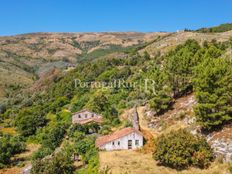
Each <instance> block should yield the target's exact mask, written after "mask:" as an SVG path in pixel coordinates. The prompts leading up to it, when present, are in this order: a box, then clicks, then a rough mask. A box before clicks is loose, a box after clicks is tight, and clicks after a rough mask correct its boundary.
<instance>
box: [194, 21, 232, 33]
mask: <svg viewBox="0 0 232 174" xmlns="http://www.w3.org/2000/svg"><path fill="white" fill-rule="evenodd" d="M229 30H232V24H231V23H226V24H221V25H219V26H216V27H211V28H200V29H198V30H196V31H197V32H200V33H220V32H226V31H229Z"/></svg>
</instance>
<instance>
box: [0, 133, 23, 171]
mask: <svg viewBox="0 0 232 174" xmlns="http://www.w3.org/2000/svg"><path fill="white" fill-rule="evenodd" d="M0 140H1V141H0V168H3V167H4V166H5V165H8V164H10V162H11V161H10V158H11V157H12V156H13V155H15V154H17V153H21V152H22V151H24V150H25V149H26V145H25V143H24V142H23V140H22V139H21V138H20V137H12V136H9V135H2V136H0Z"/></svg>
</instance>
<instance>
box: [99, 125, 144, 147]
mask: <svg viewBox="0 0 232 174" xmlns="http://www.w3.org/2000/svg"><path fill="white" fill-rule="evenodd" d="M133 132H136V133H137V134H139V135H142V133H141V132H139V131H138V130H136V129H134V128H132V127H127V128H124V129H121V130H119V131H116V132H114V133H113V134H110V135H106V136H102V137H99V138H97V140H96V143H95V144H96V147H100V146H102V145H104V144H106V143H109V142H111V141H114V140H117V139H119V138H121V137H124V136H126V135H128V134H131V133H133ZM142 136H143V135H142Z"/></svg>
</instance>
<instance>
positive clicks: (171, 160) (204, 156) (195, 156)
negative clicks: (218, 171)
mask: <svg viewBox="0 0 232 174" xmlns="http://www.w3.org/2000/svg"><path fill="white" fill-rule="evenodd" d="M213 158H214V156H213V152H212V149H211V148H210V146H209V145H208V144H207V142H206V141H205V140H204V139H203V138H200V137H198V136H194V135H192V134H190V133H189V132H187V131H185V130H182V129H181V130H178V131H175V132H171V133H169V134H167V135H162V136H161V137H159V138H158V140H157V142H156V150H155V152H154V159H155V160H157V161H159V162H160V164H162V165H165V166H169V167H172V168H176V169H184V168H188V167H189V166H196V167H200V168H204V167H207V166H208V165H209V164H210V162H211V161H212V160H213Z"/></svg>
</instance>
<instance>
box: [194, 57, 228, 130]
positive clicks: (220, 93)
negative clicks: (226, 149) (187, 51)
mask: <svg viewBox="0 0 232 174" xmlns="http://www.w3.org/2000/svg"><path fill="white" fill-rule="evenodd" d="M194 90H195V93H196V99H197V102H198V104H197V105H196V107H195V109H194V111H195V115H196V117H197V120H198V122H199V123H200V124H201V126H202V127H203V128H204V129H206V130H212V129H214V128H217V127H220V126H222V125H223V124H225V123H227V122H229V121H230V120H232V69H231V64H230V63H229V62H228V61H227V60H225V59H223V58H216V59H215V58H206V59H205V60H204V61H203V62H202V64H200V65H199V66H198V67H197V68H196V71H195V79H194Z"/></svg>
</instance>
